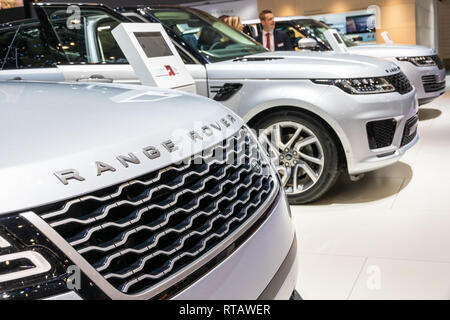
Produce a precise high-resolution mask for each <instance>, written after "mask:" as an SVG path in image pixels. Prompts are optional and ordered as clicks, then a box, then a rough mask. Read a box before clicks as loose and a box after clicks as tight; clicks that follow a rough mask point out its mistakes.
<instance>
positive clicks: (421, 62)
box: [397, 56, 436, 67]
mask: <svg viewBox="0 0 450 320" xmlns="http://www.w3.org/2000/svg"><path fill="white" fill-rule="evenodd" d="M397 60H398V61H408V62H411V63H412V64H413V65H415V66H417V67H433V66H435V65H436V62H435V61H434V60H433V58H432V57H431V56H422V57H397Z"/></svg>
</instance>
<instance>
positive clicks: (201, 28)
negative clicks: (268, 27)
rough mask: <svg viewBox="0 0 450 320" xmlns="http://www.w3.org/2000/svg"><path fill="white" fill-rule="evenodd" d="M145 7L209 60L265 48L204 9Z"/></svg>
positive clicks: (212, 60) (233, 56) (257, 51)
mask: <svg viewBox="0 0 450 320" xmlns="http://www.w3.org/2000/svg"><path fill="white" fill-rule="evenodd" d="M147 10H148V11H149V13H150V14H152V15H153V16H155V17H156V18H157V19H159V20H160V21H161V22H162V23H163V24H165V25H166V26H167V27H169V28H170V29H172V30H173V31H174V32H175V33H176V34H177V35H178V36H180V37H181V38H183V40H184V41H185V42H187V43H188V44H190V45H191V46H192V47H193V48H195V49H196V50H198V51H199V53H200V54H202V55H203V56H204V57H205V58H206V59H207V60H209V61H211V62H217V61H223V60H229V59H233V58H236V57H241V56H244V55H249V54H254V53H260V52H266V51H267V50H266V49H265V48H264V47H262V46H261V45H260V44H258V43H257V42H255V41H253V40H252V39H250V38H248V37H246V36H245V35H244V34H242V33H240V32H238V31H236V30H235V29H233V28H231V27H230V26H228V25H226V24H224V23H222V22H221V21H219V20H218V19H216V18H214V17H212V16H210V15H209V14H207V13H204V12H201V11H197V10H192V11H191V10H189V11H187V10H184V9H178V8H164V9H153V10H150V9H147Z"/></svg>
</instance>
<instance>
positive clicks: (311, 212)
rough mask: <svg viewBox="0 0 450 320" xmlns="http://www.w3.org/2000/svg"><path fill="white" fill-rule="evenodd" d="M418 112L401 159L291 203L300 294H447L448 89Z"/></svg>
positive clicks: (449, 292) (449, 212)
mask: <svg viewBox="0 0 450 320" xmlns="http://www.w3.org/2000/svg"><path fill="white" fill-rule="evenodd" d="M447 84H448V85H450V79H449V77H447ZM419 117H420V122H419V135H420V141H419V143H418V144H417V145H416V146H415V147H414V148H412V149H411V150H409V152H408V153H407V154H406V155H405V156H404V157H403V158H402V159H401V160H400V162H398V163H397V164H395V165H392V166H390V167H388V168H385V169H381V170H378V171H375V172H372V173H369V174H367V175H366V176H365V177H364V178H363V179H362V180H360V181H358V182H350V181H349V180H348V178H347V177H341V179H340V181H339V182H338V183H337V185H336V186H335V187H334V188H333V189H332V190H331V192H329V194H328V195H327V196H326V197H325V198H324V199H322V200H320V201H319V202H318V203H314V204H312V205H306V206H292V207H291V209H292V215H293V218H294V222H295V225H296V228H297V237H298V243H299V248H300V253H299V263H300V265H299V279H298V283H297V290H298V291H299V293H300V294H301V295H302V297H303V298H304V299H450V88H449V87H447V92H446V94H445V95H443V96H442V97H440V98H439V99H437V100H435V101H433V102H432V103H430V104H427V105H425V106H422V107H421V108H420V111H419Z"/></svg>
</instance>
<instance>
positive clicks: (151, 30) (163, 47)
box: [112, 23, 196, 93]
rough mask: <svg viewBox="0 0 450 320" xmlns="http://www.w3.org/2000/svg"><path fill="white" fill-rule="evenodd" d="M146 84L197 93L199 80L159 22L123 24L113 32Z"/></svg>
mask: <svg viewBox="0 0 450 320" xmlns="http://www.w3.org/2000/svg"><path fill="white" fill-rule="evenodd" d="M112 34H113V36H114V38H115V39H116V41H117V43H118V44H119V46H120V49H122V51H123V53H124V55H125V57H126V58H127V59H128V62H129V63H130V64H131V66H132V67H133V69H134V71H135V73H136V75H137V76H138V77H139V80H140V81H141V83H142V84H143V85H148V86H156V87H161V88H168V89H178V90H183V91H186V92H190V93H196V87H195V81H194V79H193V78H192V76H191V75H190V73H189V71H188V70H187V69H186V67H185V65H184V63H183V60H182V59H181V57H180V55H179V54H178V52H177V50H176V49H175V46H174V45H173V43H172V41H171V40H170V38H169V36H168V35H167V33H166V31H165V30H164V28H163V27H162V25H161V24H159V23H121V24H119V25H118V26H117V27H116V28H114V30H113V31H112Z"/></svg>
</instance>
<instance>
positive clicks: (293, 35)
mask: <svg viewBox="0 0 450 320" xmlns="http://www.w3.org/2000/svg"><path fill="white" fill-rule="evenodd" d="M275 27H276V29H277V30H281V31H284V32H286V34H287V35H288V36H289V40H291V44H292V47H293V48H296V45H295V44H296V42H297V39H303V38H305V36H304V35H303V34H301V33H300V32H299V31H298V30H296V29H295V28H294V27H293V26H291V24H290V23H289V22H276V24H275ZM296 49H297V48H296Z"/></svg>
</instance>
